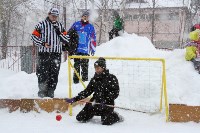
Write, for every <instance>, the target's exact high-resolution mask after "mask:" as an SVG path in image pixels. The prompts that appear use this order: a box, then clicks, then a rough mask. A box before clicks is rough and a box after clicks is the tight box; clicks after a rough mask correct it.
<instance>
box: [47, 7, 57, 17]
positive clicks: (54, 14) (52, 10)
mask: <svg viewBox="0 0 200 133" xmlns="http://www.w3.org/2000/svg"><path fill="white" fill-rule="evenodd" d="M49 14H51V15H53V16H59V10H58V9H57V8H51V9H50V11H49Z"/></svg>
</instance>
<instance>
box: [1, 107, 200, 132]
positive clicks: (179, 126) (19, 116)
mask: <svg viewBox="0 0 200 133" xmlns="http://www.w3.org/2000/svg"><path fill="white" fill-rule="evenodd" d="M74 110H75V112H74V114H77V113H78V111H80V110H81V108H80V107H76V108H75V109H74ZM116 111H117V112H118V113H120V114H121V115H123V116H124V119H125V120H124V122H121V123H116V124H114V125H112V126H103V125H101V124H100V117H94V118H93V119H92V120H91V121H90V122H88V123H79V122H77V121H76V119H75V115H73V116H72V117H70V116H69V115H68V114H66V113H65V114H61V115H62V120H61V121H56V120H55V117H56V115H57V114H56V113H49V114H48V113H45V112H42V113H41V114H38V113H35V112H32V113H19V112H15V113H10V114H9V113H7V111H6V110H1V111H0V116H1V119H0V131H1V132H2V133H13V132H17V133H68V132H71V133H80V132H81V133H123V132H124V133H188V132H191V133H199V130H200V124H197V123H194V122H189V123H170V122H169V123H166V122H165V121H164V116H163V115H160V114H158V115H155V116H149V115H147V114H141V113H135V112H130V111H123V110H116Z"/></svg>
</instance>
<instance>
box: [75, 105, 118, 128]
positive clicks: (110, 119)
mask: <svg viewBox="0 0 200 133" xmlns="http://www.w3.org/2000/svg"><path fill="white" fill-rule="evenodd" d="M94 116H101V122H102V124H103V125H112V124H114V123H116V122H118V121H119V120H120V118H119V116H118V114H117V113H116V112H114V108H112V107H104V108H102V107H101V105H97V104H95V105H92V104H91V103H87V104H86V105H85V107H84V108H83V109H82V110H81V111H80V112H79V114H78V115H77V116H76V119H77V120H78V121H80V122H87V121H89V120H90V119H92V118H93V117H94Z"/></svg>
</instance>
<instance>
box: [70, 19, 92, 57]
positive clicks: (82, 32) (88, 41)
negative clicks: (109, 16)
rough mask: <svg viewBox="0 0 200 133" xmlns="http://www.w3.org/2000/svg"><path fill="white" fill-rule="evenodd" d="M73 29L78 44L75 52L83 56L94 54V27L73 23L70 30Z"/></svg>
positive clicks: (79, 22)
mask: <svg viewBox="0 0 200 133" xmlns="http://www.w3.org/2000/svg"><path fill="white" fill-rule="evenodd" d="M72 28H73V29H75V30H76V31H77V33H78V35H79V43H78V47H77V50H76V52H77V53H83V54H90V53H91V52H92V53H95V51H96V33H95V29H94V26H93V25H92V24H90V23H87V24H83V23H82V22H81V21H77V22H75V23H74V24H73V25H72V27H71V29H72Z"/></svg>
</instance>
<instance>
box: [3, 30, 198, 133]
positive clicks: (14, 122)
mask: <svg viewBox="0 0 200 133" xmlns="http://www.w3.org/2000/svg"><path fill="white" fill-rule="evenodd" d="M184 53H185V50H174V51H160V50H156V49H155V48H154V47H153V45H152V44H151V42H150V41H149V40H148V39H147V38H146V37H140V36H137V35H135V34H132V35H130V34H126V33H125V34H123V35H122V36H121V37H118V38H115V39H113V40H111V41H110V42H107V43H105V44H102V45H101V46H99V47H97V53H96V56H117V57H152V58H164V59H165V60H166V72H167V90H168V99H169V103H184V104H189V105H198V106H199V105H200V89H199V86H200V82H199V80H200V75H199V74H198V73H197V72H196V71H195V70H194V68H193V66H192V63H190V62H186V61H185V60H184ZM67 72H68V69H67V63H66V62H64V63H62V65H61V70H60V75H59V83H58V86H57V89H56V91H55V97H68V77H67V76H68V75H67ZM76 88H77V89H75V90H73V95H75V94H76V93H77V92H79V91H81V90H82V89H83V88H82V87H81V86H80V85H79V86H77V87H76ZM0 89H1V93H0V98H1V99H2V98H19V99H20V98H37V91H38V87H37V77H36V75H35V73H33V74H26V73H25V72H18V73H16V72H12V71H9V70H5V69H0ZM81 108H82V107H76V108H74V109H73V110H74V112H73V116H72V117H70V116H68V114H67V113H65V114H61V115H62V116H63V119H62V121H60V122H57V121H56V120H55V116H56V113H50V114H48V113H45V112H42V113H40V114H37V113H35V112H32V113H27V114H22V113H19V112H18V111H17V112H14V113H11V114H9V113H7V110H6V109H3V110H0V115H1V119H0V130H1V131H3V132H5V133H12V132H14V131H15V132H16V131H17V132H20V133H26V132H30V133H46V132H49V133H54V132H61V133H62V132H80V131H81V132H87V133H88V132H94V131H95V132H97V133H100V132H114V133H116V132H127V133H128V132H130V133H133V132H140V133H146V132H148V133H151V132H152V133H155V132H159V133H160V132H162V133H165V132H171V133H178V132H182V133H187V132H192V133H197V132H199V129H200V126H199V124H197V123H193V122H190V123H166V122H165V115H164V113H161V114H157V115H153V116H150V115H148V114H141V113H136V112H130V111H124V110H117V112H119V113H120V114H121V115H123V116H124V118H125V121H124V122H122V123H117V124H115V125H113V126H102V125H101V124H99V123H100V119H99V118H98V117H95V119H93V120H92V121H91V122H89V123H88V124H83V123H78V122H77V121H76V119H75V115H76V114H77V113H78V111H80V110H81ZM11 127H12V128H11Z"/></svg>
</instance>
